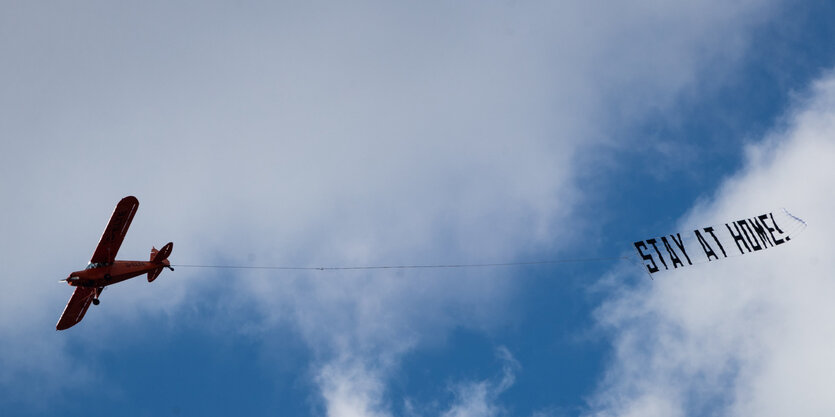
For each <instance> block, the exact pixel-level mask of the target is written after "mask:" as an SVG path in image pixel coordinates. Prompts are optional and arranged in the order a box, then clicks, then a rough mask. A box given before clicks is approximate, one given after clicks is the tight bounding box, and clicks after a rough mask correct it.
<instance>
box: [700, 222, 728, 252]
mask: <svg viewBox="0 0 835 417" xmlns="http://www.w3.org/2000/svg"><path fill="white" fill-rule="evenodd" d="M702 230H704V231H705V232H707V233H710V236H711V237H712V238H713V241H714V242H716V244H717V245H719V250H721V251H722V256H724V257H726V258H727V257H728V254H727V253H725V248H723V247H722V242H720V241H719V239H718V238H717V237H716V235H715V234H713V228H712V227H705V228H703V229H702Z"/></svg>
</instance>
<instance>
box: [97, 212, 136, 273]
mask: <svg viewBox="0 0 835 417" xmlns="http://www.w3.org/2000/svg"><path fill="white" fill-rule="evenodd" d="M137 208H139V200H137V199H136V197H133V196H128V197H125V198H123V199H122V200H121V201H119V204H117V205H116V209H115V210H113V215H112V216H110V222H109V223H107V227H106V228H105V229H104V233H103V234H102V235H101V240H99V245H98V246H97V247H96V251H95V252H94V253H93V257H92V258H91V259H90V263H108V264H109V263H112V262H113V261H114V260H115V259H116V253H117V252H119V247H120V246H122V241H123V240H124V239H125V234H127V232H128V227H130V222H131V221H132V220H133V216H134V215H135V214H136V209H137Z"/></svg>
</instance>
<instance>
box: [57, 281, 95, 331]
mask: <svg viewBox="0 0 835 417" xmlns="http://www.w3.org/2000/svg"><path fill="white" fill-rule="evenodd" d="M95 292H96V289H95V288H90V287H75V292H74V293H72V297H71V298H70V301H69V302H68V303H67V307H66V308H64V314H61V318H60V319H59V320H58V325H56V326H55V329H57V330H65V329H69V328H70V327H72V326H75V325H76V324H77V323H78V322H80V321H81V319H83V318H84V313H86V312H87V308H88V307H90V302H92V301H93V294H94V293H95Z"/></svg>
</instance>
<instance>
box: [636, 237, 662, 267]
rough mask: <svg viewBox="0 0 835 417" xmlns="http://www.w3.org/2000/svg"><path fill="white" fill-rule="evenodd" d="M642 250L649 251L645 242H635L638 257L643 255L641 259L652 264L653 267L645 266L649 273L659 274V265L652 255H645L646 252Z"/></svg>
mask: <svg viewBox="0 0 835 417" xmlns="http://www.w3.org/2000/svg"><path fill="white" fill-rule="evenodd" d="M641 248H644V249H647V245H646V244H645V243H644V241H643V240H641V241H638V242H635V249H637V250H638V255H641V259H643V260H645V261H649V262H650V264H651V265H652V266H650V265H647V264H644V266H646V267H647V270H648V271H649V273H650V274H653V273H656V272H658V265H656V264H655V261H654V260H653V259H652V255H647V254H645V253H644V251H642V250H641Z"/></svg>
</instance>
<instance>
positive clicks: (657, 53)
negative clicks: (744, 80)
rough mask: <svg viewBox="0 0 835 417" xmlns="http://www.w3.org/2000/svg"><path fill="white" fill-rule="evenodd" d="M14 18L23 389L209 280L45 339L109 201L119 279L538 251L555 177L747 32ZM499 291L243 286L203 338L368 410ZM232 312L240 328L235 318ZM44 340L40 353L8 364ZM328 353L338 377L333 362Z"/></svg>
mask: <svg viewBox="0 0 835 417" xmlns="http://www.w3.org/2000/svg"><path fill="white" fill-rule="evenodd" d="M18 7H19V8H18V9H15V10H10V11H9V13H4V16H2V17H0V19H2V21H0V24H2V26H3V27H4V30H5V31H6V33H8V34H9V36H4V38H3V40H0V42H2V44H0V45H2V48H3V50H4V51H8V53H7V54H6V55H7V58H6V60H7V61H9V62H14V63H15V65H6V66H3V68H2V69H0V77H2V79H3V80H4V82H3V83H2V84H0V122H2V123H0V126H2V127H0V129H2V132H0V133H2V136H3V137H4V138H11V139H5V140H4V143H3V152H0V170H2V171H0V174H2V175H0V190H2V192H3V195H4V197H6V198H5V199H4V201H5V202H4V216H3V219H2V220H0V222H2V228H3V230H4V232H5V233H7V236H11V237H10V238H7V239H4V240H3V241H2V242H0V253H3V254H4V256H8V258H6V259H11V260H12V261H7V262H5V264H6V265H7V266H8V269H7V270H6V271H5V273H6V274H7V279H12V280H14V283H13V285H12V287H14V288H15V289H16V290H15V291H5V292H2V293H0V329H2V331H3V334H4V335H14V337H13V338H7V337H4V338H0V373H5V375H6V376H8V375H11V374H12V373H13V372H16V371H15V370H18V369H20V368H18V367H19V366H20V365H18V362H15V361H10V360H7V358H9V357H10V356H9V355H8V354H7V353H8V352H10V351H15V350H17V351H27V352H29V356H28V360H29V365H28V366H31V367H30V368H25V371H23V372H26V373H28V374H35V375H43V374H46V375H50V376H51V377H52V378H51V379H54V380H60V379H61V378H65V377H67V373H68V371H66V369H63V368H53V367H50V366H45V365H44V364H48V363H49V362H48V361H44V360H43V359H44V357H47V356H49V357H61V358H63V357H64V356H62V355H66V354H67V349H68V348H67V347H66V343H67V342H66V341H67V340H70V341H72V342H74V343H81V344H84V345H85V346H86V347H88V348H90V349H107V346H109V345H108V343H102V344H101V347H91V346H89V345H90V344H92V343H94V342H91V341H85V340H87V338H89V337H91V336H92V335H93V334H95V335H96V336H97V337H98V338H97V339H96V342H95V343H96V344H97V345H98V343H99V340H100V339H102V338H104V339H106V341H107V342H109V343H114V344H115V343H117V342H118V340H119V338H118V334H119V332H120V331H123V330H121V329H122V327H123V326H125V325H130V324H131V323H136V322H137V321H138V320H140V318H141V317H143V316H144V315H148V314H155V313H157V312H160V311H162V312H163V313H162V314H168V315H169V316H170V317H172V320H175V319H178V317H179V315H178V314H177V313H178V312H179V310H178V309H181V308H184V307H183V305H184V304H187V303H188V302H190V301H189V300H193V297H194V294H202V293H203V292H207V291H211V288H219V287H221V286H223V285H227V286H228V285H229V284H228V281H223V280H221V279H219V278H218V277H217V276H216V275H214V276H211V275H208V274H206V273H205V271H189V270H185V269H180V270H178V271H177V272H176V273H173V274H172V273H168V272H166V273H165V275H163V276H162V277H161V279H159V280H157V281H155V282H154V283H153V284H152V285H147V284H146V283H143V282H139V281H138V280H137V282H127V283H124V284H120V286H116V287H115V288H113V289H109V290H108V291H106V292H105V295H104V297H103V305H102V306H99V308H98V309H97V310H95V311H92V312H91V313H90V314H89V315H88V317H87V318H85V321H84V323H83V324H82V326H85V327H86V330H83V329H82V330H79V329H73V330H72V333H64V334H62V335H61V336H52V332H53V330H52V328H53V326H54V322H55V321H56V320H57V315H58V314H59V313H60V311H61V308H62V307H63V306H64V304H65V302H66V299H67V298H68V297H69V294H70V289H69V288H67V287H65V286H59V285H57V284H55V283H54V281H57V280H58V279H61V278H64V277H65V276H66V275H67V273H68V272H70V270H72V269H75V268H81V267H83V264H84V261H85V260H86V259H87V256H89V254H90V253H92V250H93V247H92V246H93V245H94V244H95V242H96V241H97V239H98V237H99V234H100V233H101V230H102V228H103V227H104V223H105V222H106V220H107V215H109V213H110V211H111V210H112V206H113V204H114V203H115V202H116V201H118V199H119V198H121V197H123V196H124V195H126V194H135V195H137V196H138V197H139V199H140V202H141V206H140V209H139V213H138V215H137V217H136V219H135V220H134V224H133V227H132V230H131V232H130V234H129V235H128V237H127V239H126V241H125V245H124V246H123V249H122V252H121V255H123V256H124V257H126V258H144V257H145V256H147V251H148V250H149V249H150V245H152V244H156V245H160V244H162V243H165V242H166V241H168V240H173V241H174V242H175V248H174V253H173V255H172V261H173V262H174V263H178V262H179V263H185V262H187V263H209V264H217V263H234V264H240V263H247V264H273V265H274V264H280V265H301V266H306V265H313V266H319V265H322V264H326V265H333V264H352V265H354V264H376V263H397V264H400V263H413V262H449V261H455V262H460V261H465V262H469V261H474V262H477V261H483V260H495V259H499V260H505V259H512V258H513V257H514V256H516V255H518V254H520V253H525V252H528V251H540V250H545V249H548V250H557V249H559V247H558V244H557V243H556V242H553V241H552V240H551V239H550V238H549V236H551V235H552V234H553V233H552V232H553V231H555V230H560V232H561V233H563V234H564V233H566V232H565V231H566V230H567V228H566V227H564V226H565V220H566V219H567V218H568V216H570V215H572V214H575V213H574V212H575V210H576V205H577V204H578V203H580V202H581V201H582V199H583V196H584V194H583V193H584V191H585V190H578V189H577V185H576V184H575V183H574V179H575V178H576V175H577V172H578V171H582V170H584V169H586V168H584V167H578V166H576V165H575V161H576V159H577V157H578V156H579V155H582V154H583V153H584V152H588V151H589V149H592V148H594V147H595V146H602V145H604V144H605V142H606V141H605V140H603V139H600V138H601V136H602V134H603V133H605V132H606V131H608V130H609V129H614V128H615V127H618V126H621V125H623V124H624V123H626V121H628V120H632V119H633V118H636V117H640V115H641V114H643V113H644V112H646V111H648V110H650V109H657V108H658V107H662V108H663V106H664V103H668V102H670V100H672V99H673V98H674V97H676V96H677V94H680V93H681V92H682V91H687V89H689V88H693V87H694V86H695V85H697V84H699V82H698V79H699V77H700V74H702V72H701V71H702V70H703V68H704V67H705V66H707V65H709V64H712V63H714V62H716V61H717V60H722V59H724V58H727V57H731V56H735V55H738V54H737V53H738V52H739V51H740V50H741V49H742V48H743V47H744V39H745V36H746V33H747V31H748V29H749V28H750V26H752V25H754V24H756V23H758V22H760V21H761V20H762V19H764V18H765V17H767V16H769V12H770V10H769V7H768V6H764V5H762V4H760V3H759V2H738V3H734V5H730V6H729V5H727V2H719V1H716V2H713V3H693V4H681V3H676V4H667V3H658V2H652V1H649V2H645V3H642V4H634V3H623V4H612V5H609V6H607V10H599V7H598V6H597V5H594V4H589V3H587V2H577V3H576V4H558V5H554V4H550V3H548V2H541V3H504V2H496V3H491V4H479V5H478V7H473V6H468V5H463V4H460V3H447V2H439V3H435V4H428V5H425V6H420V7H418V6H414V7H405V6H397V5H388V4H377V3H374V2H370V3H363V4H359V5H351V6H350V7H348V6H341V5H338V4H330V5H326V6H323V5H314V4H311V5H303V6H294V7H292V8H280V9H279V8H275V7H278V6H271V5H251V7H252V8H249V9H245V8H238V7H232V6H224V5H220V4H206V5H203V6H202V7H201V8H200V9H199V10H191V9H185V8H183V9H181V8H179V6H174V5H169V4H167V3H160V4H151V5H148V6H147V7H142V8H137V9H132V8H130V7H129V6H121V5H110V6H107V5H105V6H99V7H92V6H89V5H87V7H83V6H79V7H70V8H68V9H66V10H59V9H54V8H52V7H41V6H38V5H35V4H26V5H20V6H18ZM659 33H663V34H664V36H658V34H659ZM729 40H733V41H732V42H729ZM717 68H725V69H727V68H729V67H723V66H719V67H717ZM624 109H628V111H627V110H624ZM580 214H581V215H582V213H580ZM575 219H576V218H575ZM580 221H582V218H581V219H580ZM573 224H576V223H573ZM578 232H579V231H570V230H569V232H568V233H578ZM501 274H502V272H493V271H491V272H487V271H470V272H466V273H458V272H457V271H456V272H454V273H452V272H445V273H438V272H435V271H433V272H432V273H422V272H416V273H404V274H402V275H394V274H359V273H356V274H340V275H339V276H335V275H333V274H331V275H328V274H281V275H280V276H277V275H276V274H256V273H253V274H248V273H240V274H236V275H235V276H236V277H241V279H240V280H239V281H236V284H235V285H236V291H235V292H234V294H232V295H231V296H229V297H228V298H224V300H225V302H227V303H228V304H226V305H219V306H217V308H218V309H219V310H223V311H225V312H226V311H228V312H229V313H230V314H231V319H229V320H232V322H231V324H230V322H229V321H226V322H220V323H218V322H212V323H209V324H206V325H207V326H229V327H234V328H236V329H237V328H239V327H242V328H243V330H241V331H247V332H254V333H256V334H260V335H263V336H265V337H273V333H274V332H275V331H276V330H275V329H276V327H275V325H276V324H281V325H289V326H291V327H293V328H294V329H296V330H297V331H298V334H300V335H301V337H302V338H303V339H304V341H305V342H306V343H307V344H308V345H309V346H310V348H311V350H313V351H314V356H315V358H316V359H315V363H314V365H313V366H314V367H315V370H316V371H318V372H314V373H315V374H318V375H325V376H326V377H321V378H320V379H318V381H319V382H320V389H321V393H322V397H323V399H324V401H325V403H326V408H327V410H328V412H329V413H332V414H339V415H353V414H356V415H367V414H371V415H373V414H378V413H382V414H385V413H386V405H385V404H382V403H381V400H380V398H379V396H380V395H382V393H383V392H384V388H382V387H384V382H385V380H386V378H387V375H388V372H390V371H391V369H392V366H393V364H396V363H397V361H398V358H399V357H400V355H402V354H403V353H404V352H407V351H409V350H411V349H415V348H417V347H419V346H421V344H427V343H436V342H438V340H442V339H443V338H444V336H445V334H446V333H447V331H448V330H449V329H451V328H453V327H454V326H466V327H470V328H485V329H486V328H490V326H493V325H495V324H496V323H497V322H499V321H501V320H508V319H509V318H508V316H510V315H511V314H512V312H508V311H507V309H506V308H505V307H506V306H507V305H508V302H509V299H510V298H512V294H513V287H512V285H511V283H510V282H508V281H507V280H505V279H503V278H504V277H503V276H502V275H501ZM244 276H245V277H246V278H245V279H244V278H243V277H244ZM197 277H201V278H205V279H200V280H198V279H196V278H197ZM250 303H251V304H252V305H254V306H255V307H256V308H257V311H258V313H259V314H260V317H261V320H259V321H258V322H256V323H246V325H245V326H244V325H240V323H238V322H235V321H234V320H235V319H236V317H238V316H235V309H236V308H237V307H236V306H238V305H248V304H250ZM108 306H118V308H112V307H108ZM116 323H118V324H116ZM103 329H111V330H103ZM59 337H60V339H59ZM47 338H51V339H50V340H56V341H55V342H54V343H51V344H49V347H48V348H47V349H48V351H46V352H41V353H37V351H29V350H26V348H27V347H29V346H33V345H36V344H39V343H42V341H43V340H46V339H47ZM346 357H348V358H359V359H356V360H352V361H350V363H352V364H353V363H358V364H359V365H352V366H348V367H343V366H339V365H340V364H341V363H342V361H344V359H343V358H346ZM24 362H26V361H24ZM42 365H44V366H42ZM342 371H344V372H345V374H344V375H340V374H339V372H342ZM351 376H358V378H359V379H360V380H361V381H365V382H362V383H359V382H358V384H357V385H356V386H351V385H350V384H351V382H350V381H351ZM0 380H6V381H8V378H5V379H4V378H0ZM4 386H6V387H9V386H8V385H6V384H4ZM10 388H14V387H13V386H12V387H10Z"/></svg>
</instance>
